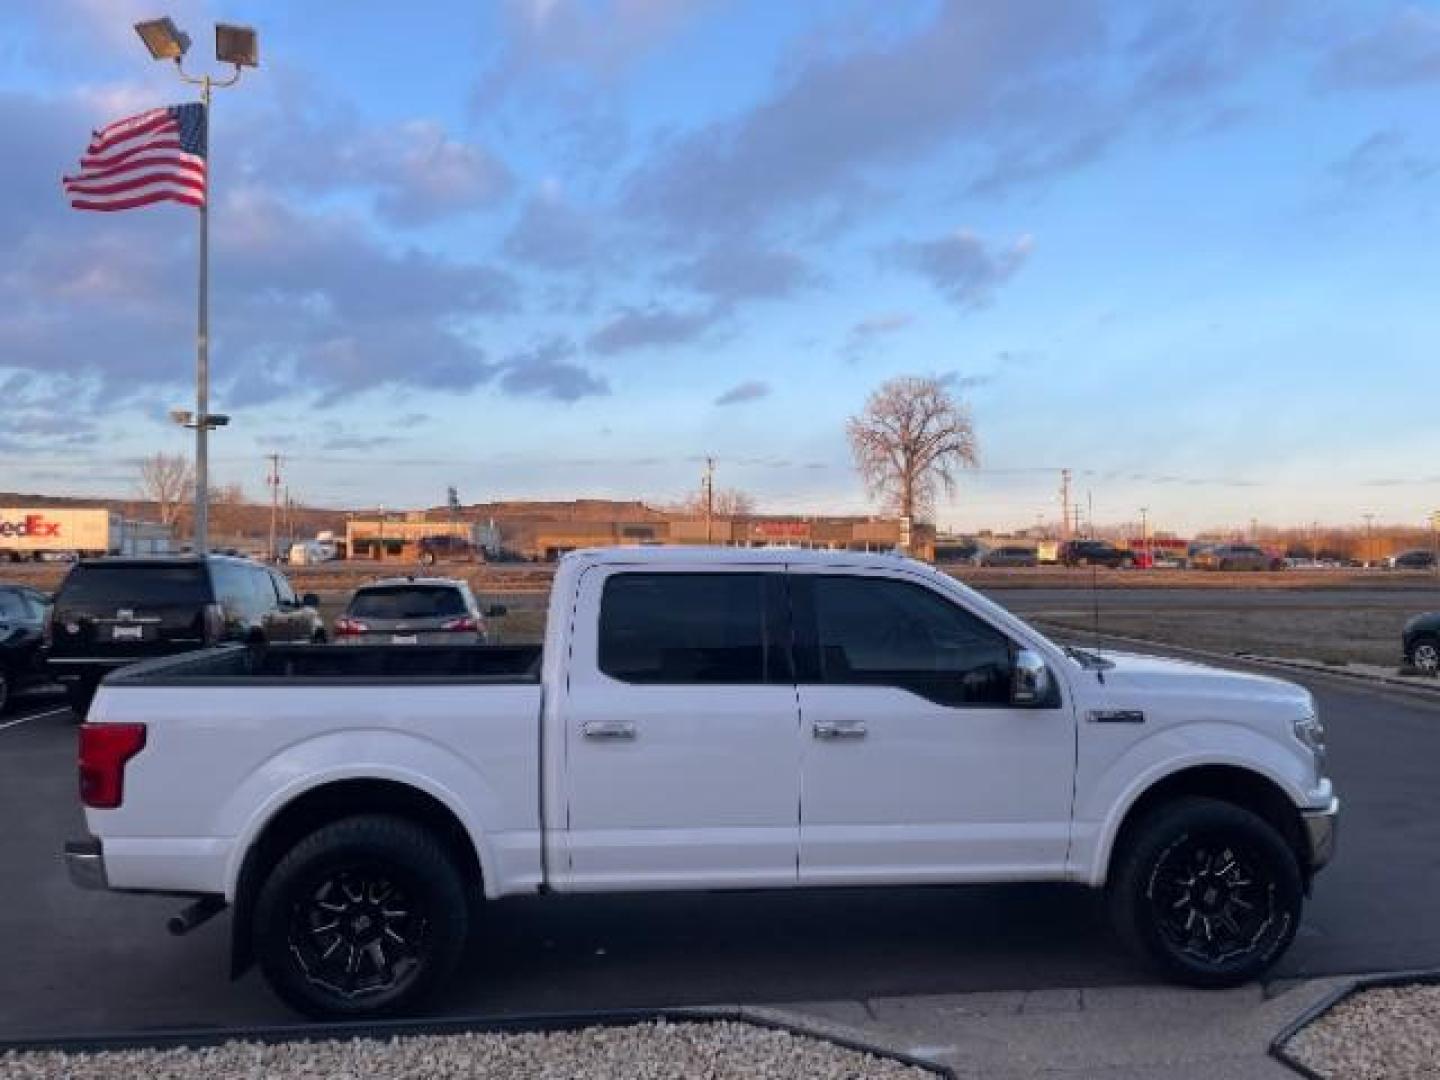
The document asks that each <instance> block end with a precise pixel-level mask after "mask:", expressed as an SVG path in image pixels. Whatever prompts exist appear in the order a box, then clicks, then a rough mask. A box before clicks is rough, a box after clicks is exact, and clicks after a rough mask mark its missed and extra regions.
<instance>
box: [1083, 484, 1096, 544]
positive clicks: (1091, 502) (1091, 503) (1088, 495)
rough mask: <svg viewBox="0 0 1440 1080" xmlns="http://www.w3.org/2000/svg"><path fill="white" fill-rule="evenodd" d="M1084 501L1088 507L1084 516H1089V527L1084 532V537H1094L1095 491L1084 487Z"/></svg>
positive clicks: (1088, 538) (1092, 538)
mask: <svg viewBox="0 0 1440 1080" xmlns="http://www.w3.org/2000/svg"><path fill="white" fill-rule="evenodd" d="M1085 503H1086V505H1087V507H1088V510H1087V512H1086V515H1085V516H1086V517H1087V518H1089V524H1090V528H1089V529H1087V530H1086V532H1085V539H1087V540H1094V539H1095V493H1094V492H1093V491H1091V490H1090V489H1089V488H1086V489H1085Z"/></svg>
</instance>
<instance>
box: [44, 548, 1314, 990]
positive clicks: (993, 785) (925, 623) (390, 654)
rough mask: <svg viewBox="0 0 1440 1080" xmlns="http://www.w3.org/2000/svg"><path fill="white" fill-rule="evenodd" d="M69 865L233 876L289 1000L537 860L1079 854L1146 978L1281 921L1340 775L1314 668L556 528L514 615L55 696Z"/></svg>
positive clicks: (832, 557) (138, 886)
mask: <svg viewBox="0 0 1440 1080" xmlns="http://www.w3.org/2000/svg"><path fill="white" fill-rule="evenodd" d="M80 747H81V748H80V786H81V793H82V798H83V800H84V802H85V805H86V807H87V812H86V819H87V823H88V827H89V831H90V833H91V834H92V836H91V838H89V839H87V840H84V841H81V842H77V843H73V844H70V845H68V846H67V853H66V854H67V860H68V863H69V866H70V872H71V876H72V877H73V879H74V880H75V881H76V882H77V883H78V884H81V885H84V886H87V887H92V888H110V889H116V890H121V891H130V890H134V891H143V892H147V893H155V892H161V893H173V894H176V895H180V896H185V897H189V898H192V900H193V903H191V905H190V906H189V907H187V908H186V909H185V910H184V911H182V912H181V913H180V914H178V915H177V916H175V918H174V919H172V920H171V924H172V925H171V929H172V930H173V931H175V932H182V931H184V930H185V929H187V928H188V927H190V926H193V925H195V924H197V923H198V922H200V921H203V920H204V919H205V918H207V917H208V916H210V915H212V914H214V913H215V912H216V911H219V910H221V909H222V908H224V907H226V906H230V907H232V908H233V916H234V917H233V942H234V956H235V964H234V967H235V969H236V971H240V970H244V968H245V967H246V966H248V964H249V963H250V962H251V961H252V960H253V959H258V961H259V963H260V965H261V968H262V969H263V971H264V973H265V975H266V977H267V978H268V980H269V982H270V984H271V985H272V987H273V988H274V989H275V991H276V992H277V993H278V994H279V995H280V996H281V997H282V998H283V999H284V1000H285V1001H287V1002H288V1003H290V1004H291V1005H292V1006H294V1007H295V1008H297V1009H299V1010H301V1011H304V1012H306V1013H309V1014H312V1015H326V1016H336V1015H342V1016H366V1015H374V1014H379V1013H391V1012H395V1011H399V1010H402V1009H406V1008H410V1007H413V1006H414V1004H415V1003H416V1002H417V1001H418V1000H419V999H420V998H421V997H422V996H423V995H425V994H426V993H427V992H429V991H431V990H433V989H434V988H435V987H436V986H437V985H439V984H440V983H441V982H442V981H443V980H444V978H445V977H446V976H447V975H448V974H449V973H450V971H451V970H452V969H453V967H454V966H455V964H456V963H457V961H458V958H459V957H460V956H461V954H462V946H463V944H464V942H465V940H466V936H467V931H468V929H469V927H470V926H471V925H473V923H474V920H475V919H477V918H478V917H479V915H480V912H481V908H482V906H483V903H484V902H485V901H486V900H489V899H493V898H495V897H501V896H508V895H512V894H518V893H535V892H540V891H545V890H554V891H557V892H558V891H565V892H582V891H612V892H619V891H629V890H657V889H725V888H744V889H755V888H796V887H810V886H824V885H877V886H878V885H903V884H909V883H920V882H925V883H940V882H965V883H975V882H1014V881H1057V882H1077V883H1081V884H1084V885H1088V886H1091V887H1094V888H1104V889H1106V891H1107V892H1108V895H1109V901H1110V908H1111V911H1112V913H1113V916H1114V922H1115V925H1116V927H1117V929H1118V931H1119V933H1120V936H1121V937H1122V938H1123V939H1125V940H1126V941H1128V942H1129V943H1130V944H1131V945H1132V946H1133V947H1134V948H1136V949H1137V950H1138V951H1139V952H1140V953H1141V954H1142V955H1143V956H1145V957H1147V958H1148V959H1149V960H1150V961H1151V962H1153V963H1154V964H1156V965H1157V966H1158V967H1159V968H1160V969H1161V970H1162V971H1164V972H1165V973H1167V974H1168V975H1170V976H1171V977H1173V978H1177V979H1180V980H1183V981H1186V982H1190V983H1195V984H1200V985H1210V986H1218V985H1229V984H1233V983H1236V982H1239V981H1242V980H1246V979H1249V978H1252V977H1254V976H1256V975H1258V974H1259V973H1260V972H1262V971H1264V970H1265V969H1266V968H1267V967H1268V966H1269V965H1271V964H1272V963H1273V962H1274V961H1275V960H1276V959H1277V958H1278V957H1279V956H1280V954H1281V953H1282V952H1283V951H1284V950H1285V948H1286V947H1287V946H1288V945H1289V944H1290V941H1291V939H1292V938H1293V937H1294V935H1295V931H1296V926H1297V923H1298V921H1299V918H1300V912H1301V904H1302V899H1303V896H1304V894H1305V893H1306V892H1307V891H1308V888H1309V885H1310V881H1311V878H1312V875H1313V874H1314V873H1315V871H1316V870H1318V869H1319V868H1320V867H1321V866H1323V865H1324V864H1325V862H1326V861H1327V860H1328V859H1329V857H1330V854H1331V851H1332V847H1333V844H1334V835H1335V823H1336V815H1337V811H1338V807H1339V803H1338V801H1337V799H1336V798H1335V796H1334V793H1333V791H1332V789H1331V784H1330V781H1329V780H1328V779H1326V777H1325V772H1324V745H1323V732H1322V728H1321V726H1320V723H1319V720H1318V718H1317V716H1316V713H1315V704H1314V701H1313V700H1312V698H1311V696H1310V695H1309V694H1308V693H1307V692H1306V691H1305V690H1303V689H1302V688H1300V687H1297V686H1295V685H1292V684H1290V683H1286V682H1282V681H1279V680H1277V679H1271V678H1265V677H1261V676H1256V675H1247V674H1240V673H1236V672H1232V671H1221V670H1217V669H1213V668H1207V667H1202V666H1199V665H1196V664H1189V663H1181V662H1177V661H1172V660H1165V659H1159V658H1155V657H1147V656H1138V655H1126V654H1120V653H1112V652H1105V653H1098V652H1089V651H1083V650H1078V649H1073V648H1070V649H1067V648H1062V647H1060V646H1059V645H1056V644H1054V643H1052V642H1051V641H1049V640H1048V639H1047V638H1046V637H1045V636H1043V635H1042V634H1040V633H1037V632H1036V631H1035V630H1034V629H1032V628H1031V627H1030V626H1028V625H1026V624H1025V623H1024V622H1022V621H1020V620H1019V619H1017V618H1015V617H1014V616H1013V615H1011V614H1010V613H1008V612H1007V611H1005V610H1004V609H1003V608H1001V607H999V606H997V605H996V604H994V603H992V602H990V601H989V600H986V599H985V598H983V597H982V596H980V595H979V594H977V593H975V592H973V591H972V590H970V589H968V588H966V587H965V586H963V585H961V584H959V583H958V582H956V581H954V580H953V579H951V578H950V577H947V576H945V575H943V574H941V573H938V572H937V571H935V570H933V569H932V568H930V567H928V566H925V565H923V564H921V563H918V562H913V561H910V560H908V559H902V558H898V557H894V556H886V555H862V554H854V553H847V552H810V551H784V550H740V549H729V550H684V549H663V548H623V549H612V550H595V551H584V552H577V553H575V554H572V555H569V556H567V557H566V558H565V559H564V560H562V562H561V564H560V566H559V569H558V571H557V573H556V576H555V582H554V586H553V590H552V593H551V597H550V605H549V617H548V623H547V626H546V631H545V643H544V646H543V649H542V648H539V647H506V646H476V645H465V646H435V647H428V646H421V647H418V648H417V647H390V646H379V647H352V648H341V647H337V646H324V645H293V646H269V647H258V648H257V647H244V646H234V647H230V648H221V649H212V650H209V651H206V652H202V653H193V654H189V655H185V656H181V657H175V658H170V659H164V660H157V661H152V662H149V663H145V664H140V665H137V666H135V667H133V668H129V669H127V670H123V671H120V672H117V673H115V674H113V675H111V676H110V677H109V678H107V679H106V681H105V682H104V683H103V684H102V686H101V687H100V690H99V693H98V695H97V697H96V698H95V701H94V704H93V706H92V708H91V710H90V713H89V717H88V720H87V722H86V723H85V724H84V725H83V727H82V728H81V738H80Z"/></svg>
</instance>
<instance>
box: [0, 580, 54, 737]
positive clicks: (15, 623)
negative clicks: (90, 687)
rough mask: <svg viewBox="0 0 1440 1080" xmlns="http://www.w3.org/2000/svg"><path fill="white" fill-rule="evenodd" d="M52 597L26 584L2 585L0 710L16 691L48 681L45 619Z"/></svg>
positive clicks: (0, 606)
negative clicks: (44, 648) (44, 649)
mask: <svg viewBox="0 0 1440 1080" xmlns="http://www.w3.org/2000/svg"><path fill="white" fill-rule="evenodd" d="M49 614H50V598H49V597H48V596H46V595H45V594H44V593H42V592H39V591H37V590H35V589H31V588H29V587H27V586H25V585H0V713H3V712H4V711H5V706H6V705H8V704H9V702H10V697H11V695H13V694H16V693H19V692H20V691H23V690H28V689H29V688H31V687H32V686H38V685H41V684H42V683H45V682H47V681H48V680H47V677H46V672H45V657H44V653H43V646H44V643H45V620H46V619H47V618H48V617H49Z"/></svg>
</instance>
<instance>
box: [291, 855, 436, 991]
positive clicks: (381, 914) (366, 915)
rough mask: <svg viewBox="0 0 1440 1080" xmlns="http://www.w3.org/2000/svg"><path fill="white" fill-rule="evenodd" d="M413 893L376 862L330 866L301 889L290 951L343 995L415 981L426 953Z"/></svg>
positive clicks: (314, 979) (312, 977) (318, 981)
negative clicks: (373, 865)
mask: <svg viewBox="0 0 1440 1080" xmlns="http://www.w3.org/2000/svg"><path fill="white" fill-rule="evenodd" d="M427 929H428V924H427V922H426V919H425V917H424V914H423V912H422V911H420V910H419V908H418V905H417V904H416V903H415V899H414V897H413V896H412V895H411V894H410V893H408V892H407V891H406V890H404V889H402V888H401V887H400V886H399V885H398V884H397V883H396V882H395V880H394V878H393V876H391V875H389V874H387V873H386V872H385V871H383V870H380V869H375V868H359V869H349V870H341V871H336V872H332V873H330V874H327V875H326V876H324V877H322V878H320V879H319V880H318V881H316V882H315V883H314V884H313V885H309V886H307V887H306V888H305V889H303V890H302V893H301V896H300V898H299V899H298V900H297V901H296V903H295V905H294V907H293V908H292V912H291V918H290V934H289V943H290V952H291V954H292V955H293V956H294V957H295V960H296V962H297V963H298V964H299V965H300V969H301V971H302V972H303V973H304V975H305V977H306V978H307V979H308V980H309V981H310V982H311V983H314V984H315V985H316V986H320V987H322V988H324V989H326V990H328V991H330V992H331V993H333V994H337V995H339V996H340V997H342V998H346V999H353V998H361V997H368V996H374V995H378V994H388V993H390V992H393V991H396V990H399V989H402V988H403V987H404V986H405V985H407V984H408V983H410V982H412V981H413V980H414V979H415V977H416V976H417V975H418V974H419V972H420V971H421V969H422V968H423V967H424V962H425V959H426V957H427V955H428V951H429V935H428V933H427Z"/></svg>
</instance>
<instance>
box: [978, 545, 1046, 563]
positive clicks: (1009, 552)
mask: <svg viewBox="0 0 1440 1080" xmlns="http://www.w3.org/2000/svg"><path fill="white" fill-rule="evenodd" d="M980 565H981V566H1039V565H1040V559H1039V558H1038V556H1037V555H1036V553H1035V549H1034V548H1033V547H1020V546H1018V545H1007V546H1005V547H997V548H991V549H990V550H989V551H987V552H985V554H984V555H982V556H980Z"/></svg>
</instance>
